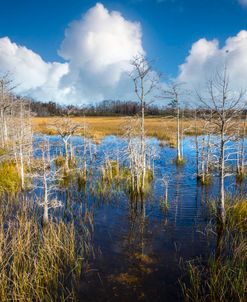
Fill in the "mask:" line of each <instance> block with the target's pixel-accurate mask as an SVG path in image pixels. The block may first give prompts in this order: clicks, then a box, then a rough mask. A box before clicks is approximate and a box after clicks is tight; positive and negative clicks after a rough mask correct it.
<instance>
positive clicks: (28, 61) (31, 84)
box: [0, 37, 68, 98]
mask: <svg viewBox="0 0 247 302" xmlns="http://www.w3.org/2000/svg"><path fill="white" fill-rule="evenodd" d="M0 71H1V73H2V74H4V73H7V72H10V73H11V74H12V76H13V80H14V82H15V84H17V87H16V92H17V93H21V94H22V93H24V94H25V95H31V96H34V97H35V96H37V97H38V96H39V97H48V91H49V95H50V98H52V97H57V96H58V93H57V90H58V89H59V88H58V87H59V80H60V79H61V77H62V76H63V75H64V74H66V73H67V72H68V64H67V63H64V64H61V63H57V62H54V63H46V62H45V61H43V60H42V58H41V57H40V56H39V55H38V54H36V53H34V52H33V51H32V50H29V49H28V48H26V47H24V46H19V45H17V44H15V43H12V42H11V41H10V39H9V38H7V37H5V38H1V39H0ZM42 91H43V93H41V92H42ZM62 91H63V90H62V89H61V91H60V93H62Z"/></svg>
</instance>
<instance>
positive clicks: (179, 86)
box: [161, 82, 184, 164]
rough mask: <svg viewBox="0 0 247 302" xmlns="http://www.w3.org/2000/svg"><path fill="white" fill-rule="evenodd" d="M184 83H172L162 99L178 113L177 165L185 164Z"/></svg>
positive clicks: (164, 91)
mask: <svg viewBox="0 0 247 302" xmlns="http://www.w3.org/2000/svg"><path fill="white" fill-rule="evenodd" d="M183 85H184V83H180V82H171V83H170V84H169V85H168V88H167V89H165V90H163V94H162V96H161V97H162V98H164V99H166V100H168V101H169V102H170V103H169V105H170V106H171V107H172V108H173V109H174V110H175V111H176V120H177V158H176V162H177V164H181V163H183V154H182V147H181V140H182V136H183V129H182V127H181V96H182V94H183Z"/></svg>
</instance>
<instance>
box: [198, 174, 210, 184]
mask: <svg viewBox="0 0 247 302" xmlns="http://www.w3.org/2000/svg"><path fill="white" fill-rule="evenodd" d="M197 180H198V181H199V182H200V184H201V185H202V186H209V185H211V183H212V175H210V174H205V175H198V176H197Z"/></svg>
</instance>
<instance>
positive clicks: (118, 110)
mask: <svg viewBox="0 0 247 302" xmlns="http://www.w3.org/2000/svg"><path fill="white" fill-rule="evenodd" d="M30 107H31V111H32V112H33V113H35V114H36V116H39V117H47V116H60V115H66V114H68V112H69V113H70V114H71V115H73V116H83V115H87V116H125V115H126V116H130V115H135V114H138V113H139V112H140V110H141V108H140V105H139V104H138V103H137V102H134V101H112V100H111V101H102V102H100V103H97V104H88V105H82V106H73V105H67V106H65V105H63V106H62V105H59V104H57V103H55V102H48V103H43V102H39V101H33V100H31V101H30ZM174 113H175V112H174V108H172V107H170V106H158V105H155V104H151V105H148V106H147V107H146V115H151V116H152V115H153V116H159V115H163V116H164V115H166V116H167V115H174ZM184 114H186V115H188V114H191V111H190V110H188V109H185V110H184Z"/></svg>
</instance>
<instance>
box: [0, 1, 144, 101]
mask: <svg viewBox="0 0 247 302" xmlns="http://www.w3.org/2000/svg"><path fill="white" fill-rule="evenodd" d="M138 53H141V54H144V50H143V47H142V32H141V26H140V24H139V23H136V22H131V21H128V20H126V19H125V18H124V17H123V16H122V15H121V14H120V13H119V12H116V11H112V12H109V11H108V10H107V9H106V8H105V7H104V6H103V5H102V4H100V3H98V4H96V5H95V6H94V7H93V8H91V9H90V10H89V11H88V12H87V13H86V14H85V15H82V17H81V19H80V20H77V21H73V22H72V23H71V24H69V26H68V28H67V29H66V31H65V38H64V40H63V42H62V44H61V47H60V50H59V55H60V56H61V57H62V58H63V59H64V60H65V62H66V63H57V62H52V63H48V62H45V61H44V60H43V59H42V58H41V57H40V56H39V55H38V54H36V53H34V52H33V51H31V50H29V49H27V48H26V47H23V46H19V45H16V44H15V43H12V42H11V41H10V40H9V38H2V39H0V72H5V71H10V72H12V73H13V75H14V78H15V82H17V83H20V86H19V87H18V89H17V90H18V92H20V93H22V94H29V95H31V96H33V97H36V98H39V99H49V100H50V99H54V100H55V101H58V102H64V103H85V102H90V101H98V100H102V99H107V98H123V97H127V96H128V95H129V90H130V89H131V88H132V87H131V88H130V87H129V85H130V81H129V79H128V76H127V73H128V72H129V71H130V68H131V67H130V64H129V61H130V60H131V59H132V58H133V56H135V55H136V54H138Z"/></svg>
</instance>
